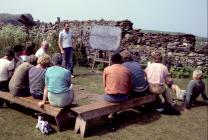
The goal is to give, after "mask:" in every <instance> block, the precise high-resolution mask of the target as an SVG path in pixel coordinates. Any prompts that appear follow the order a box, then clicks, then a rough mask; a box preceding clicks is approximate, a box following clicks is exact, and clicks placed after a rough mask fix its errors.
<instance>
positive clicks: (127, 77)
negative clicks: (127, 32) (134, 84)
mask: <svg viewBox="0 0 208 140" xmlns="http://www.w3.org/2000/svg"><path fill="white" fill-rule="evenodd" d="M111 63H112V65H111V66H108V67H106V68H105V69H104V72H103V85H104V88H105V93H106V94H105V100H106V101H109V102H114V103H119V102H123V101H126V100H128V94H129V92H130V90H131V73H130V72H129V71H128V69H127V68H126V67H125V66H123V65H122V57H121V55H120V54H119V53H115V54H113V55H112V57H111Z"/></svg>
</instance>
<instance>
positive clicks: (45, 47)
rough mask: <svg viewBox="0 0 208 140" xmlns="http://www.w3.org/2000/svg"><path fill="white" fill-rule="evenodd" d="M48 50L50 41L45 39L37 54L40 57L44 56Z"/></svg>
mask: <svg viewBox="0 0 208 140" xmlns="http://www.w3.org/2000/svg"><path fill="white" fill-rule="evenodd" d="M47 50H48V42H47V41H45V40H44V41H43V42H42V43H41V47H40V48H39V49H38V50H37V52H36V53H35V56H37V57H38V58H39V57H41V56H43V55H44V54H46V52H47Z"/></svg>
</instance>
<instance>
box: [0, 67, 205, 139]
mask: <svg viewBox="0 0 208 140" xmlns="http://www.w3.org/2000/svg"><path fill="white" fill-rule="evenodd" d="M75 76H76V78H74V79H73V80H72V82H73V84H74V85H77V86H78V87H79V89H76V90H78V91H79V92H82V93H83V94H85V93H87V94H89V93H97V94H102V93H103V89H102V73H100V72H96V73H92V72H91V71H90V69H88V68H80V67H79V68H75ZM188 81H189V79H175V82H176V83H177V84H179V85H180V86H181V87H182V88H185V86H186V85H187V82H188ZM206 85H207V84H206ZM77 86H75V88H77ZM75 94H76V93H75ZM173 96H174V95H173ZM199 100H201V99H200V98H199ZM207 109H208V108H207V106H198V107H194V108H192V109H191V111H189V112H187V113H182V115H180V116H169V115H161V114H159V113H158V112H149V113H142V112H139V111H137V110H128V111H124V112H122V113H120V114H119V120H118V123H119V129H118V131H116V132H109V131H108V130H107V129H106V127H105V124H104V123H102V122H98V123H96V124H95V123H94V124H91V126H90V128H89V129H88V131H87V133H88V134H89V135H88V137H87V138H85V139H86V140H127V139H128V140H207V139H208V136H207V135H208V134H207V132H208V124H207V119H208V112H207V111H208V110H207ZM52 122H53V121H52ZM36 123H37V118H36V117H34V116H33V113H32V111H31V110H29V109H25V108H23V107H19V106H17V105H13V106H12V107H11V108H8V107H6V106H4V107H3V108H0V126H1V127H0V139H1V140H42V139H44V140H81V139H82V138H80V137H79V135H76V134H74V132H73V127H74V123H75V122H74V120H72V122H71V125H70V127H69V129H68V130H67V131H64V132H55V133H53V134H51V135H49V136H45V135H42V134H41V132H40V131H39V130H37V129H36V128H35V125H36ZM53 127H54V126H53Z"/></svg>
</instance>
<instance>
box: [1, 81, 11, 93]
mask: <svg viewBox="0 0 208 140" xmlns="http://www.w3.org/2000/svg"><path fill="white" fill-rule="evenodd" d="M8 85H9V81H2V82H0V91H5V92H9V87H8Z"/></svg>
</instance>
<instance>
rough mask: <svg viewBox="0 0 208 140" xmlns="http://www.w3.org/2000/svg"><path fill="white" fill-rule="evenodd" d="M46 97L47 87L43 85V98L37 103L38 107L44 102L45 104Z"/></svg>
mask: <svg viewBox="0 0 208 140" xmlns="http://www.w3.org/2000/svg"><path fill="white" fill-rule="evenodd" d="M47 98H48V87H47V86H45V88H44V93H43V100H42V101H41V102H39V103H38V106H39V107H43V106H44V104H45V102H46V100H47Z"/></svg>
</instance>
